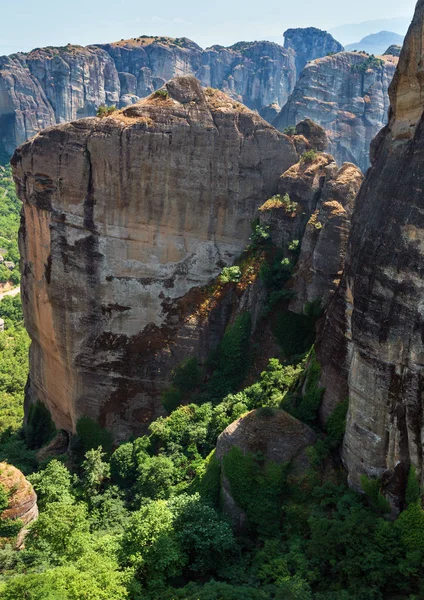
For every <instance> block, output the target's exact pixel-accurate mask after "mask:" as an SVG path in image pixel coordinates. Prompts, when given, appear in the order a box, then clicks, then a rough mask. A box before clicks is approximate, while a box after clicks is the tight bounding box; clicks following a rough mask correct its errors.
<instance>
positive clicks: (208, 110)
mask: <svg viewBox="0 0 424 600" xmlns="http://www.w3.org/2000/svg"><path fill="white" fill-rule="evenodd" d="M297 160H298V157H297V154H296V151H295V147H294V143H293V141H292V140H291V139H290V138H288V137H287V136H285V135H283V134H281V133H279V132H278V131H276V130H275V129H274V128H273V127H271V126H270V125H268V124H267V123H266V122H265V121H263V120H262V119H261V118H260V117H259V116H258V115H257V114H255V113H253V112H251V111H249V110H248V109H247V108H246V107H244V106H243V105H240V104H237V103H235V102H234V100H231V99H230V98H228V97H227V96H225V95H224V94H222V93H221V92H217V91H206V92H205V91H203V90H202V89H201V87H200V86H199V84H198V82H197V81H196V80H195V79H194V78H191V77H185V78H177V79H174V80H171V81H170V82H168V83H167V84H166V88H164V90H163V92H162V93H161V94H153V95H152V96H150V97H149V98H147V99H145V100H143V101H142V102H140V103H139V104H136V105H133V106H130V107H127V108H126V109H124V110H122V111H120V112H118V113H114V114H113V115H112V116H110V117H107V118H104V119H97V118H89V119H82V120H80V121H76V122H74V123H71V124H66V125H60V126H56V127H53V128H49V129H46V130H44V131H43V132H42V133H40V134H38V135H37V136H35V137H34V138H33V140H31V141H30V142H27V143H26V144H24V145H23V146H21V147H20V148H19V149H18V150H17V151H16V153H15V156H14V158H13V161H12V163H13V168H14V176H15V180H16V182H17V185H18V193H19V195H20V198H21V199H22V200H23V203H24V216H23V221H22V226H21V231H20V248H21V254H22V257H23V258H22V265H21V266H22V272H23V278H22V290H23V304H24V311H25V318H26V325H27V328H28V331H29V333H30V336H31V339H32V346H31V351H30V380H29V381H30V383H29V390H28V393H27V402H32V401H35V400H36V399H40V400H42V401H43V402H45V403H46V404H47V406H48V407H49V409H50V411H51V413H52V415H53V418H54V420H55V423H56V425H57V426H58V427H59V428H64V429H66V430H68V431H72V430H74V429H75V424H76V421H77V420H78V418H79V417H80V416H81V415H82V414H85V415H88V416H91V417H92V418H95V419H98V420H99V421H100V422H101V423H102V424H103V425H105V426H107V427H109V428H110V429H111V430H112V431H113V432H114V433H115V435H116V436H117V437H126V436H128V434H129V433H130V432H138V431H140V429H141V427H142V424H143V423H145V422H150V421H151V420H152V418H154V417H155V416H157V415H158V414H159V413H160V412H161V402H160V393H161V390H163V388H164V387H165V386H166V385H168V383H169V379H170V373H171V371H172V368H173V367H175V366H176V365H177V364H179V363H180V362H181V361H182V360H183V359H185V358H187V357H189V356H193V355H195V356H198V357H199V359H200V360H202V359H203V360H204V359H206V357H207V355H208V352H209V350H210V349H211V347H213V346H214V345H216V344H217V342H218V341H219V339H220V336H222V334H223V331H224V329H225V326H226V324H227V322H228V319H229V316H230V314H231V310H232V304H233V300H234V301H235V299H232V298H231V295H230V296H227V297H225V298H223V299H222V301H221V303H220V304H219V306H218V307H217V308H216V309H214V308H213V307H211V308H209V309H208V310H206V309H205V304H208V302H209V303H210V292H209V291H208V290H203V288H202V286H205V285H206V284H208V283H209V282H210V281H211V280H212V279H213V278H214V277H216V276H217V275H218V274H219V273H220V271H221V269H222V267H223V266H225V265H228V264H232V263H233V261H234V259H235V257H237V256H238V255H239V254H240V253H241V252H242V251H243V249H244V248H245V246H246V244H247V243H248V239H249V236H250V233H251V227H250V221H251V219H252V218H253V217H254V215H255V212H256V209H257V207H258V206H259V205H260V204H261V203H262V202H263V201H264V200H265V199H266V198H268V197H270V196H271V195H272V194H274V193H275V192H276V191H277V186H278V179H279V176H280V174H281V172H282V171H284V170H286V169H287V168H288V167H290V166H291V165H292V164H294V163H295V162H296V161H297ZM243 301H244V302H245V303H248V302H249V298H247V299H246V298H245V299H244V300H243Z"/></svg>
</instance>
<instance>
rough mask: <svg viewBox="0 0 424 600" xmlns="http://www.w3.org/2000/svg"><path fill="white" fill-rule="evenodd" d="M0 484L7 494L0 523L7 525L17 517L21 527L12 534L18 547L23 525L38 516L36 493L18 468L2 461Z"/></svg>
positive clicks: (21, 538) (23, 532)
mask: <svg viewBox="0 0 424 600" xmlns="http://www.w3.org/2000/svg"><path fill="white" fill-rule="evenodd" d="M0 485H1V486H2V487H3V489H4V491H5V492H6V493H7V494H8V496H9V503H8V506H7V507H6V509H5V510H3V512H2V513H0V524H1V525H7V523H9V522H13V521H14V520H16V519H19V521H20V522H21V527H22V526H23V528H22V529H21V530H20V531H19V533H16V531H15V532H14V535H13V537H15V536H16V541H15V544H16V546H17V547H19V546H20V545H21V544H22V542H23V539H24V537H25V534H26V532H27V530H26V528H25V526H26V525H29V524H30V523H32V521H35V519H36V518H37V517H38V506H37V494H36V493H35V491H34V488H33V487H32V485H31V484H30V483H29V481H28V480H27V479H25V477H24V475H23V474H22V473H21V471H19V469H17V468H16V467H14V466H12V465H9V464H7V463H4V462H2V463H0ZM1 541H4V540H2V538H1V537H0V545H1Z"/></svg>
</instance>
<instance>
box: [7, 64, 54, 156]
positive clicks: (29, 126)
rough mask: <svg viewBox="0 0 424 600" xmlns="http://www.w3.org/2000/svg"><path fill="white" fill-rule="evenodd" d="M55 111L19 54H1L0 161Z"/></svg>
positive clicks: (51, 120)
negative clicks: (15, 55)
mask: <svg viewBox="0 0 424 600" xmlns="http://www.w3.org/2000/svg"><path fill="white" fill-rule="evenodd" d="M54 123H55V114H54V111H53V108H52V107H51V105H50V103H49V101H48V100H47V98H46V95H45V93H44V91H43V88H42V87H41V85H40V83H39V82H38V80H37V79H34V78H33V77H31V75H30V73H29V72H28V69H26V68H24V67H23V66H22V64H21V63H20V62H19V60H18V59H17V58H16V57H13V58H12V57H10V58H9V57H5V56H4V57H0V160H1V161H3V160H6V159H7V157H9V156H11V155H12V154H13V152H14V150H15V148H16V146H17V145H18V144H20V143H21V142H23V141H24V140H25V139H26V138H27V137H31V136H33V135H35V134H36V133H37V131H39V130H40V129H42V128H43V127H48V126H49V125H53V124H54Z"/></svg>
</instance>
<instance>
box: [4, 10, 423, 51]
mask: <svg viewBox="0 0 424 600" xmlns="http://www.w3.org/2000/svg"><path fill="white" fill-rule="evenodd" d="M414 6H415V0H402V1H401V2H399V0H355V2H352V0H325V2H318V1H317V0H295V1H293V0H267V1H266V2H264V3H263V4H262V2H258V1H257V0H256V1H255V2H253V0H214V1H213V2H209V3H206V2H204V0H203V1H202V0H179V1H176V0H161V1H160V2H155V1H150V2H146V1H144V2H143V1H140V0H139V1H136V0H125V1H124V2H120V1H119V0H113V1H112V0H101V2H99V1H97V2H90V1H88V0H72V1H69V0H68V1H66V2H64V1H63V0H36V1H35V0H15V1H14V0H0V14H1V22H0V55H2V54H10V53H12V52H17V51H28V50H31V49H33V48H36V47H41V46H64V45H66V44H67V43H72V44H81V45H87V44H93V43H105V42H111V41H116V40H120V39H128V38H131V37H136V36H139V35H167V36H171V37H182V36H185V37H188V38H190V39H192V40H193V41H195V42H197V43H198V44H199V45H200V46H202V47H207V46H210V45H212V44H222V45H225V46H227V45H231V44H233V43H235V42H237V41H240V40H246V41H251V40H259V39H270V40H272V41H277V42H280V43H282V39H283V37H282V34H283V32H284V31H285V30H286V29H288V28H289V27H309V26H314V27H319V28H320V29H326V30H329V29H332V28H334V27H337V26H339V25H343V24H346V23H359V22H361V21H368V20H373V19H381V18H393V17H412V14H413V10H414ZM353 7H354V8H353ZM342 41H343V40H342Z"/></svg>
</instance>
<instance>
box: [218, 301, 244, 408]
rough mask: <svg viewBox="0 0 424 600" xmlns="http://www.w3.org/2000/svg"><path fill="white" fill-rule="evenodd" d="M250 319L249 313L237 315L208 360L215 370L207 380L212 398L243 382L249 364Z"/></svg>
mask: <svg viewBox="0 0 424 600" xmlns="http://www.w3.org/2000/svg"><path fill="white" fill-rule="evenodd" d="M251 327H252V319H251V317H250V314H249V313H242V314H241V315H238V317H237V318H236V319H235V321H234V323H232V324H231V325H228V327H227V329H226V330H225V333H224V336H223V338H222V340H221V342H220V344H219V345H218V348H217V350H216V351H215V353H214V356H213V357H212V359H211V360H210V362H211V364H212V366H214V367H215V371H214V373H213V375H212V377H211V378H210V380H209V382H208V392H209V394H210V396H211V397H212V398H214V399H221V398H223V397H224V396H226V395H227V394H230V393H231V392H234V391H236V390H237V388H238V387H239V386H240V385H241V384H242V383H243V381H244V379H245V377H246V375H247V372H248V369H249V366H250V352H249V343H250V331H251Z"/></svg>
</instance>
